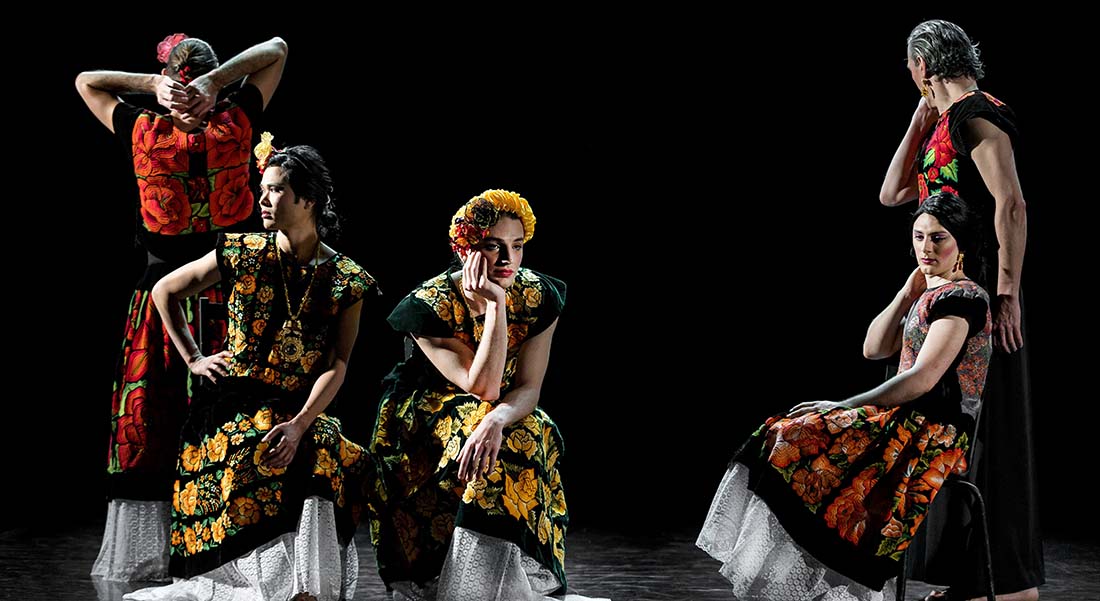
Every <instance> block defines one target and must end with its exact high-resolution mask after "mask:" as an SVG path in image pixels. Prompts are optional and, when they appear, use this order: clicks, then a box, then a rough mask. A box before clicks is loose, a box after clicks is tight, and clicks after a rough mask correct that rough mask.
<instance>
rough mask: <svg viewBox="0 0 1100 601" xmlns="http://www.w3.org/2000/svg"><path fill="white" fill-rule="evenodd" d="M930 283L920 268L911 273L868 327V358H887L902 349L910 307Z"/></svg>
mask: <svg viewBox="0 0 1100 601" xmlns="http://www.w3.org/2000/svg"><path fill="white" fill-rule="evenodd" d="M927 286H928V283H927V280H926V279H925V277H924V274H923V273H921V270H920V268H919V267H918V268H917V269H914V270H913V273H911V274H909V280H908V281H906V282H905V286H904V287H902V289H901V290H898V293H897V294H895V295H894V300H892V301H890V304H889V305H886V308H885V309H883V310H882V312H881V313H879V314H878V316H877V317H875V319H874V320H873V321H871V325H870V326H869V327H868V328H867V336H866V337H865V338H864V339H863V356H864V357H866V358H868V359H885V358H887V357H890V356H892V355H893V354H894V353H896V352H898V351H899V350H901V335H902V331H903V329H904V327H905V317H906V315H907V314H908V313H909V308H910V307H912V306H913V303H914V302H916V300H917V299H918V298H920V295H921V293H923V292H924V290H925V289H926V288H927Z"/></svg>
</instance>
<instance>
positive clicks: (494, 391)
mask: <svg viewBox="0 0 1100 601" xmlns="http://www.w3.org/2000/svg"><path fill="white" fill-rule="evenodd" d="M487 268H488V266H487V263H486V262H485V258H484V257H483V256H482V255H481V253H470V254H469V255H467V257H466V259H465V260H464V261H463V265H462V289H463V293H464V294H466V293H469V294H470V295H471V296H473V297H476V298H481V299H484V300H485V303H486V307H485V324H484V328H483V329H482V333H481V342H479V343H478V345H477V351H476V352H474V351H471V350H470V347H468V346H466V345H465V344H463V343H462V342H461V341H459V340H458V339H457V338H429V337H416V336H414V337H413V338H415V339H416V343H417V345H418V346H420V349H421V350H422V351H424V354H425V355H426V356H427V357H428V359H429V360H431V362H432V364H433V365H435V367H436V369H438V370H439V372H440V373H442V374H443V377H445V378H447V379H448V380H450V381H451V382H452V383H453V384H454V385H455V386H458V387H459V388H461V389H463V390H465V391H466V392H468V393H470V394H472V395H474V396H476V397H478V398H480V399H481V400H484V401H495V400H496V399H498V398H499V397H500V380H501V379H502V378H503V377H504V363H505V361H506V360H507V358H508V357H507V355H508V313H507V305H506V302H505V299H506V297H505V294H504V289H503V288H501V287H500V286H498V285H497V284H495V283H493V282H491V281H489V279H488V277H487V276H486V270H487Z"/></svg>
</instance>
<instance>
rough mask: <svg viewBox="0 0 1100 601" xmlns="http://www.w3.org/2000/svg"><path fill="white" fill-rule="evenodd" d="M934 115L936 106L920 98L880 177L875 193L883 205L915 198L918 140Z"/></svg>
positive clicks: (892, 204) (927, 128)
mask: <svg viewBox="0 0 1100 601" xmlns="http://www.w3.org/2000/svg"><path fill="white" fill-rule="evenodd" d="M937 118H939V114H938V113H936V109H935V108H933V107H932V106H930V105H929V104H928V102H927V101H926V100H925V99H924V98H921V99H920V102H919V103H918V104H917V110H916V111H914V112H913V118H912V119H911V120H910V121H909V129H907V130H905V136H904V137H903V138H902V139H901V144H899V145H898V148H897V150H895V151H894V158H892V159H890V167H889V168H887V170H886V177H885V178H883V180H882V188H881V189H880V190H879V193H878V199H879V202H881V203H882V204H884V205H886V206H888V207H894V206H898V205H901V204H905V203H907V202H909V201H912V200H916V199H917V194H918V190H917V153H918V152H919V151H920V143H921V140H923V139H924V135H925V133H926V132H927V131H928V130H929V128H931V127H932V125H933V124H934V123H935V122H936V119H937Z"/></svg>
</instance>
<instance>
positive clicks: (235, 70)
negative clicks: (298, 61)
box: [188, 37, 287, 114]
mask: <svg viewBox="0 0 1100 601" xmlns="http://www.w3.org/2000/svg"><path fill="white" fill-rule="evenodd" d="M286 54H287V45H286V42H284V41H283V39H282V38H278V37H276V38H271V39H270V40H268V41H266V42H263V43H260V44H256V45H255V46H252V47H251V48H248V49H247V50H245V51H243V52H241V53H240V54H238V55H237V56H234V57H233V58H231V59H229V60H228V61H226V62H224V63H222V64H221V65H220V66H218V68H217V69H214V70H213V71H211V72H209V73H206V74H204V75H201V76H199V77H196V78H195V80H194V81H192V82H191V83H190V84H188V89H190V90H192V91H194V92H195V94H196V98H197V99H198V100H197V101H196V102H195V106H193V107H192V109H191V112H195V113H198V114H204V113H205V112H207V111H209V110H210V109H211V108H213V106H214V103H215V102H216V101H217V96H218V92H219V91H220V90H221V89H222V88H224V87H225V86H227V85H229V84H231V83H233V82H235V81H237V80H238V79H240V78H242V77H244V78H245V83H250V84H252V85H254V86H256V87H257V88H259V90H260V94H261V95H262V96H263V99H264V102H263V106H264V108H267V103H268V102H270V101H271V96H272V95H273V94H274V93H275V88H277V87H279V81H280V80H281V79H282V77H283V66H284V65H285V64H286Z"/></svg>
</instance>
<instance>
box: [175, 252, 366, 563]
mask: <svg viewBox="0 0 1100 601" xmlns="http://www.w3.org/2000/svg"><path fill="white" fill-rule="evenodd" d="M217 259H218V266H219V268H220V270H221V272H222V281H223V282H224V284H225V289H226V290H227V291H228V294H229V298H228V302H227V309H228V316H229V337H228V340H227V342H226V348H227V350H228V351H229V352H230V353H232V357H231V358H230V359H229V361H228V364H229V370H228V371H229V375H228V376H226V377H222V378H221V379H219V382H218V386H217V390H216V391H211V394H209V395H208V394H200V395H197V396H196V399H195V401H194V403H193V404H192V407H191V412H190V415H189V417H188V419H187V422H186V424H185V425H184V428H183V435H182V440H181V442H180V446H179V449H180V451H179V467H178V476H177V478H176V481H175V485H174V494H173V498H172V527H171V563H170V567H171V572H172V575H173V576H178V577H191V576H194V575H196V574H201V573H204V572H208V571H210V570H212V569H214V568H216V567H218V566H220V565H221V564H223V563H225V562H228V561H231V560H233V559H235V558H237V557H239V556H241V555H242V554H244V553H246V552H248V551H251V550H253V549H255V548H257V547H258V546H260V545H263V544H264V543H267V542H268V541H271V540H272V539H274V538H276V537H278V536H279V535H282V534H285V533H290V532H294V531H295V529H296V528H297V527H298V525H299V518H300V516H302V509H303V502H304V500H305V499H306V498H307V497H311V496H316V497H319V498H321V499H324V500H327V501H331V502H332V504H333V511H334V513H335V526H336V535H337V536H338V537H339V540H340V544H341V545H346V544H347V542H348V541H349V540H350V539H351V536H352V534H353V533H354V530H355V526H356V523H357V521H358V516H359V511H360V508H361V505H360V499H361V494H360V493H359V491H360V490H361V486H360V485H359V484H358V482H359V478H360V475H361V473H362V472H363V466H364V465H365V464H366V461H367V456H366V454H365V453H364V452H363V449H362V448H361V447H360V446H359V445H357V444H355V443H352V442H350V441H348V440H347V439H345V438H344V437H343V436H342V435H341V432H340V422H339V421H338V420H336V419H335V418H332V417H329V416H328V415H326V414H324V413H322V414H321V415H319V416H318V417H317V419H316V420H315V421H314V422H313V424H312V425H311V426H310V428H309V429H308V430H307V431H306V433H305V434H304V435H303V437H302V441H301V443H300V445H299V447H298V450H297V453H296V454H295V457H294V461H293V462H292V463H291V464H290V466H289V467H286V468H270V467H267V466H266V465H265V464H264V463H263V462H262V461H261V457H262V455H263V453H264V451H266V450H267V448H268V443H265V442H261V439H262V438H263V437H264V435H265V434H266V433H267V432H268V431H269V430H270V429H271V428H272V426H274V425H275V424H277V423H280V422H284V421H287V420H289V419H290V418H292V417H293V416H294V415H295V414H297V413H298V411H299V410H300V409H301V408H302V405H303V404H304V402H305V400H306V397H307V396H308V394H309V391H310V389H311V387H312V385H313V382H314V380H315V379H316V377H317V375H318V374H319V373H320V372H322V371H324V369H325V364H324V356H325V353H326V352H327V350H328V349H329V347H330V342H331V336H332V335H333V328H335V327H336V323H337V315H338V314H339V312H340V311H342V310H344V309H346V308H348V307H350V306H352V305H353V304H355V303H357V302H359V301H360V299H362V298H363V295H364V294H365V293H366V291H367V290H368V289H369V288H370V287H371V286H373V285H374V280H373V279H372V278H371V277H370V275H368V274H367V273H366V272H365V271H363V269H362V268H361V267H360V266H359V265H357V264H356V263H355V262H354V261H352V260H351V259H349V258H348V257H346V256H344V255H341V254H337V255H336V256H334V257H332V258H331V259H329V260H328V261H325V262H324V263H322V264H320V265H318V266H310V267H308V268H305V269H303V268H300V267H298V266H297V265H292V264H290V263H289V261H287V260H285V259H283V260H280V257H279V255H278V253H277V251H276V247H275V234H274V233H262V234H227V235H225V237H224V242H219V245H218V248H217ZM314 270H315V271H316V273H312V272H313V271H314ZM280 271H283V273H282V274H281V273H280ZM303 271H304V272H305V273H303ZM284 277H285V278H286V285H287V288H288V289H289V291H290V297H291V299H290V303H291V305H293V306H298V304H299V302H303V303H304V306H303V309H302V312H301V314H300V316H299V317H300V322H301V328H300V340H301V342H300V344H298V345H286V344H280V340H281V338H280V333H281V332H282V325H283V323H284V322H285V321H286V320H287V308H286V307H287V301H286V298H285V295H284V286H283V278H284ZM311 280H312V284H309V283H308V282H310V281H311ZM307 289H308V292H309V294H308V296H307V297H306V298H305V299H304V300H303V299H302V295H303V294H304V293H305V292H306V290H307Z"/></svg>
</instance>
